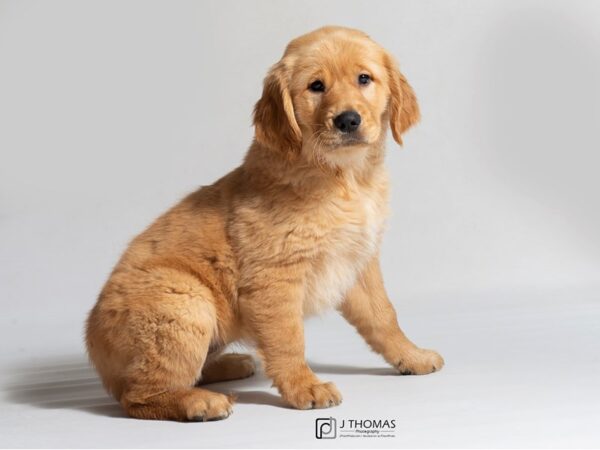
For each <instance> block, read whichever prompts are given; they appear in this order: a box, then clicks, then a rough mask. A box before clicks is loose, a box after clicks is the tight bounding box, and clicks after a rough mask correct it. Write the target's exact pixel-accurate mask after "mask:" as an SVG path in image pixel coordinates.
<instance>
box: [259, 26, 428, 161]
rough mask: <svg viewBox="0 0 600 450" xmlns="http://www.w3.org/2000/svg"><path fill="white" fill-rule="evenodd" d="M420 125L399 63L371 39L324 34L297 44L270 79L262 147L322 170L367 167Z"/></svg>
mask: <svg viewBox="0 0 600 450" xmlns="http://www.w3.org/2000/svg"><path fill="white" fill-rule="evenodd" d="M418 120H419V108H418V105H417V101H416V98H415V94H414V92H413V90H412V88H411V87H410V85H409V84H408V82H407V81H406V79H405V78H404V76H403V75H402V74H401V73H400V71H399V70H398V66H397V65H396V63H395V62H394V60H393V58H392V57H391V56H390V55H389V54H388V53H387V52H386V51H385V50H384V49H383V48H381V47H380V46H379V45H377V44H376V43H375V42H374V41H373V40H371V39H370V38H369V37H368V36H367V35H366V34H364V33H362V32H360V31H357V30H352V29H348V28H341V27H325V28H321V29H318V30H316V31H313V32H312V33H309V34H306V35H304V36H301V37H299V38H297V39H294V40H293V41H292V42H290V44H289V45H288V46H287V48H286V50H285V53H284V55H283V58H282V59H281V60H280V61H279V62H278V63H277V64H275V66H273V67H272V68H271V71H270V72H269V74H268V75H267V77H266V78H265V82H264V89H263V95H262V97H261V99H260V100H259V101H258V103H257V104H256V107H255V110H254V125H255V129H256V140H257V142H259V143H260V144H261V145H263V146H264V147H267V148H270V149H272V150H274V151H278V152H283V153H284V154H286V155H288V156H289V157H295V156H297V155H301V156H303V157H305V158H306V159H308V160H310V161H313V162H316V163H318V164H319V165H323V164H327V165H329V166H332V167H339V168H343V167H345V166H348V165H352V164H360V163H361V162H362V161H364V160H365V156H366V155H367V154H368V152H369V149H370V148H373V147H374V146H375V145H379V143H381V141H382V138H383V136H384V135H385V131H386V129H387V122H388V121H389V125H390V127H391V129H392V134H393V136H394V139H395V140H396V142H398V143H399V144H401V143H402V140H401V135H402V133H404V131H406V130H407V129H408V128H409V127H410V126H411V125H413V124H414V123H416V122H417V121H418Z"/></svg>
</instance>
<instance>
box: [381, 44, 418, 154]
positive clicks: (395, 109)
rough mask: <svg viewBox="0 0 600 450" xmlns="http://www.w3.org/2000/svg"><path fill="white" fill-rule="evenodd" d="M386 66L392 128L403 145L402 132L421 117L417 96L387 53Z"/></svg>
mask: <svg viewBox="0 0 600 450" xmlns="http://www.w3.org/2000/svg"><path fill="white" fill-rule="evenodd" d="M385 60H386V68H387V72H388V78H389V85H390V103H389V107H388V110H389V115H390V128H391V129H392V135H393V136H394V140H395V141H396V142H397V143H398V144H400V145H402V137H401V136H402V134H403V133H404V132H405V131H406V130H408V129H409V128H410V127H411V126H413V125H414V124H416V123H417V122H418V121H419V119H420V118H421V113H420V112H419V105H418V104H417V97H416V96H415V92H414V91H413V89H412V87H411V86H410V84H408V81H406V78H404V75H402V73H400V70H399V69H398V65H397V64H396V62H395V61H394V59H393V58H392V57H391V56H390V55H386V58H385Z"/></svg>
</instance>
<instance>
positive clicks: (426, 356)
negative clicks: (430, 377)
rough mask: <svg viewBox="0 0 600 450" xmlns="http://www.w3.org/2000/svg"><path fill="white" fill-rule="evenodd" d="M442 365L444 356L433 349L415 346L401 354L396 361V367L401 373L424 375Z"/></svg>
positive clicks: (438, 368)
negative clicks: (415, 347)
mask: <svg viewBox="0 0 600 450" xmlns="http://www.w3.org/2000/svg"><path fill="white" fill-rule="evenodd" d="M442 367H444V358H442V357H441V355H440V354H439V353H438V352H436V351H433V350H427V349H423V348H417V349H415V350H412V351H411V352H410V353H407V354H406V355H404V356H402V357H401V358H400V359H399V360H398V361H397V363H396V369H397V370H398V372H400V373H401V374H402V375H425V374H428V373H432V372H437V371H438V370H440V369H441V368H442Z"/></svg>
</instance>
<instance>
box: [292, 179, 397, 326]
mask: <svg viewBox="0 0 600 450" xmlns="http://www.w3.org/2000/svg"><path fill="white" fill-rule="evenodd" d="M386 197H387V192H386V190H385V189H384V188H383V186H381V185H379V186H376V187H370V188H368V189H358V190H355V191H354V192H352V193H351V194H350V199H337V200H334V201H331V203H329V204H325V205H323V206H322V210H323V211H322V214H323V212H324V216H325V217H330V218H331V219H330V220H331V222H330V226H331V228H328V227H327V226H326V227H325V228H328V229H327V231H326V232H325V233H324V235H323V238H322V239H320V240H319V241H318V242H315V251H314V257H313V258H312V261H311V264H310V268H309V270H308V272H307V275H306V281H305V285H304V289H305V292H304V304H303V310H304V314H305V315H313V314H317V313H320V312H322V311H325V310H328V309H332V308H335V307H337V306H338V305H339V304H340V302H341V301H342V300H343V298H344V295H345V294H346V292H347V291H348V290H349V289H350V288H351V287H352V286H353V285H354V283H355V282H356V279H357V276H358V275H359V273H360V272H361V271H362V269H363V268H364V267H365V265H366V263H367V262H368V261H369V259H370V258H371V257H372V256H373V255H375V254H376V252H377V250H378V247H379V242H380V239H381V234H382V232H383V225H384V221H385V217H386V215H387V214H386V213H387V198H386Z"/></svg>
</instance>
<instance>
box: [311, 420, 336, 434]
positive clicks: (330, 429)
mask: <svg viewBox="0 0 600 450" xmlns="http://www.w3.org/2000/svg"><path fill="white" fill-rule="evenodd" d="M315 437H316V438H317V439H335V438H336V437H337V423H336V421H335V419H334V418H333V417H320V418H318V419H317V420H316V421H315Z"/></svg>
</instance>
